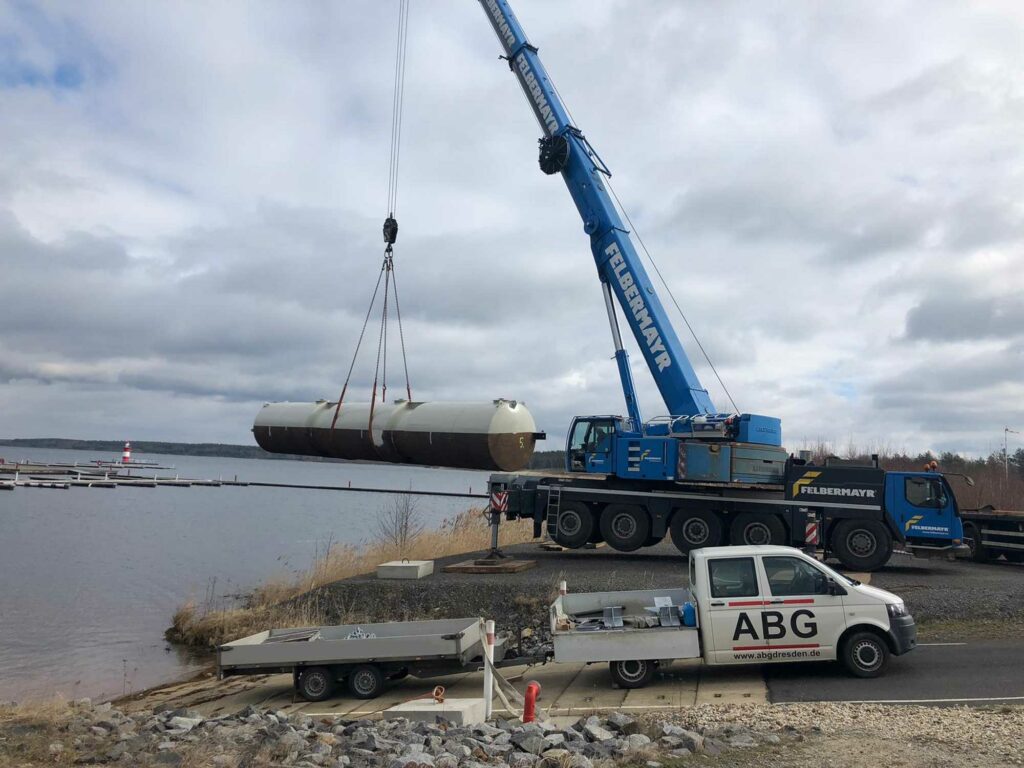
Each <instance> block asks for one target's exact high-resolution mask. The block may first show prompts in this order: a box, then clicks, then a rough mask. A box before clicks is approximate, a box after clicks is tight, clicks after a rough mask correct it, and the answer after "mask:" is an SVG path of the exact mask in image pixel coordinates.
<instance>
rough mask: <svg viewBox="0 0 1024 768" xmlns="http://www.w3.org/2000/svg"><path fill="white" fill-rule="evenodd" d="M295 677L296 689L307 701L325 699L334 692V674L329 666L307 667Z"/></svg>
mask: <svg viewBox="0 0 1024 768" xmlns="http://www.w3.org/2000/svg"><path fill="white" fill-rule="evenodd" d="M294 679H295V689H296V690H297V691H298V692H299V695H300V696H301V697H302V698H304V699H305V700H306V701H323V700H324V699H329V698H331V694H332V693H334V675H333V674H331V670H330V669H328V668H327V667H307V668H306V669H303V670H301V671H299V673H298V674H297V675H296V676H295V678H294Z"/></svg>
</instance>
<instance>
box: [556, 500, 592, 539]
mask: <svg viewBox="0 0 1024 768" xmlns="http://www.w3.org/2000/svg"><path fill="white" fill-rule="evenodd" d="M595 528H597V526H596V525H595V524H594V515H593V513H592V512H591V511H590V507H588V506H587V505H586V504H584V503H582V502H579V501H567V502H566V503H565V504H562V506H561V509H559V512H558V526H557V529H556V530H555V534H554V535H553V536H552V537H551V538H553V539H554V540H555V542H556V543H557V544H561V545H562V546H563V547H568V548H569V549H579V548H580V547H582V546H583V545H584V544H586V543H587V541H589V540H590V537H591V536H592V535H593V533H594V529H595Z"/></svg>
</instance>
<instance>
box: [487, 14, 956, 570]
mask: <svg viewBox="0 0 1024 768" xmlns="http://www.w3.org/2000/svg"><path fill="white" fill-rule="evenodd" d="M480 3H481V5H482V6H483V9H484V12H485V13H486V14H487V17H488V19H489V20H490V22H491V25H492V27H493V28H494V31H495V33H496V34H497V36H498V39H499V41H500V42H501V45H502V47H503V48H504V53H505V55H504V56H502V58H503V59H505V60H507V61H508V65H509V68H510V69H511V70H512V72H513V73H514V74H515V76H516V78H517V79H518V80H519V84H520V85H521V86H522V88H523V91H524V92H525V94H526V97H527V101H528V102H529V103H530V106H531V107H532V109H533V112H534V114H535V116H536V117H537V121H538V122H539V123H540V126H541V129H542V131H543V136H542V137H541V139H540V140H539V144H540V157H539V163H540V168H541V170H542V171H543V172H544V173H546V174H548V175H554V174H560V175H561V176H562V179H563V180H564V181H565V184H566V187H567V188H568V190H569V194H570V195H571V196H572V199H573V202H574V203H575V204H576V208H577V210H578V211H579V214H580V216H581V217H582V219H583V230H584V232H586V233H587V235H589V236H590V247H591V251H592V253H593V256H594V261H595V264H596V266H597V273H598V278H599V280H600V284H601V291H602V293H603V296H604V303H605V307H606V310H607V313H608V322H609V324H610V327H611V334H612V342H613V345H614V349H615V361H616V364H617V367H618V375H619V379H620V382H621V386H622V392H623V396H624V398H625V406H626V415H625V416H578V417H576V418H575V419H574V420H573V422H572V425H571V426H570V429H569V434H568V443H567V446H566V454H565V472H564V473H552V474H539V475H538V474H532V473H521V474H504V473H503V474H495V475H492V476H491V478H490V492H491V493H490V495H491V509H492V511H493V512H495V513H504V514H505V516H506V517H507V518H508V519H516V518H531V519H532V520H533V521H534V535H535V536H540V535H541V534H542V533H543V532H544V530H545V529H546V530H547V533H548V534H549V535H550V537H551V538H552V539H553V540H554V541H556V542H558V543H559V544H562V545H564V546H566V547H570V548H576V547H580V546H583V545H584V544H586V543H587V542H599V541H602V540H603V541H606V542H607V543H608V544H609V545H610V546H611V547H613V548H614V549H617V550H620V551H632V550H636V549H639V548H640V547H643V546H652V545H654V544H657V543H658V542H660V541H661V540H662V539H663V538H664V537H665V535H666V533H668V534H669V535H671V538H672V541H673V543H674V544H675V545H676V546H677V547H678V549H679V550H680V551H681V552H683V553H688V552H689V551H690V550H693V549H698V548H701V547H712V546H717V545H722V544H739V545H742V544H793V545H796V546H804V547H808V548H810V547H813V548H818V547H820V548H821V549H823V550H824V552H825V554H827V555H828V554H831V555H835V556H837V557H838V558H839V560H840V561H841V562H842V563H843V564H844V565H845V566H847V567H848V568H851V569H855V570H864V571H867V570H874V569H876V568H879V567H881V566H882V565H883V564H884V563H885V562H887V561H888V559H889V557H890V555H891V554H892V552H893V547H894V543H895V542H898V543H900V544H902V545H903V546H904V547H905V548H906V549H908V550H910V551H913V552H914V553H915V554H934V553H945V554H955V555H958V556H967V555H968V554H969V549H968V547H967V546H966V545H965V544H964V542H963V536H964V534H963V525H962V522H961V520H960V515H959V509H958V507H957V502H956V498H955V495H954V493H953V490H952V488H951V487H950V485H949V483H948V482H947V480H946V478H945V477H943V476H942V475H941V474H939V473H937V472H886V471H884V470H882V469H881V468H880V467H879V466H878V463H877V460H875V461H874V462H873V464H872V465H871V466H851V465H849V464H848V463H843V464H841V463H837V462H827V463H826V464H825V465H824V466H814V465H812V464H810V463H808V461H807V460H806V459H802V458H794V457H792V456H790V455H789V454H788V453H787V452H786V450H785V449H784V448H783V447H782V428H781V422H780V420H779V419H777V418H774V417H770V416H761V415H757V414H748V413H744V414H737V413H722V412H720V411H718V410H717V409H716V408H715V406H714V405H713V403H712V401H711V398H710V397H709V395H708V392H707V390H706V389H705V388H704V387H703V386H702V385H701V383H700V381H699V379H698V377H697V373H696V371H695V370H694V368H693V366H692V364H691V363H690V361H689V358H688V357H687V355H686V351H685V350H684V348H683V345H682V344H681V343H680V341H679V338H678V337H677V335H676V332H675V329H674V328H673V327H672V323H671V322H670V321H669V319H668V315H667V313H666V312H665V309H664V307H663V305H662V303H661V300H660V299H659V297H658V294H657V292H656V291H655V289H654V286H653V285H652V283H651V280H650V278H649V276H648V274H647V271H646V270H645V268H644V265H643V263H642V262H641V259H640V256H639V253H638V252H637V250H636V248H635V247H634V245H633V242H632V240H631V238H630V233H629V230H628V229H627V228H626V225H625V223H624V222H623V220H622V217H621V216H620V215H619V211H618V209H617V208H616V206H615V201H614V199H613V197H612V195H611V194H610V193H609V190H608V187H607V182H606V179H607V178H609V177H610V176H611V173H610V172H609V170H608V168H607V166H606V165H605V164H604V162H603V161H602V160H601V158H600V156H599V155H598V154H597V152H596V151H595V150H594V148H593V147H592V146H591V144H590V142H589V141H588V140H587V138H586V137H585V136H584V134H583V132H582V131H580V129H579V128H578V127H576V126H575V125H573V123H572V120H571V119H570V116H569V113H568V110H567V109H566V107H565V105H564V104H563V102H562V100H561V98H560V97H559V95H558V92H557V90H556V89H555V87H554V85H553V84H552V82H551V80H550V78H549V77H548V74H547V72H546V71H545V69H544V66H543V64H542V63H541V60H540V56H539V54H538V49H537V48H536V47H535V46H533V45H531V44H530V42H529V40H528V39H527V37H526V34H525V33H524V32H523V29H522V27H521V26H520V24H519V21H518V20H517V19H516V17H515V15H514V14H513V12H512V9H511V7H510V6H509V4H508V2H507V0H480ZM616 301H617V302H618V305H619V307H620V309H621V312H622V315H623V317H624V318H625V321H626V323H627V325H628V326H629V329H630V330H631V331H632V333H633V337H634V338H635V339H636V342H637V344H638V345H639V348H640V350H641V353H642V354H643V357H644V361H645V362H646V363H647V367H648V369H649V370H650V372H651V376H652V377H653V378H654V381H655V383H656V385H657V387H658V391H659V392H660V394H661V397H662V400H663V401H664V404H665V406H666V408H667V409H668V414H669V415H667V416H664V417H660V418H655V419H652V420H650V421H647V422H645V421H644V420H643V419H642V417H641V414H640V407H639V403H638V401H637V395H636V389H635V387H634V383H633V377H632V372H631V370H630V366H629V356H628V354H627V352H626V350H625V349H624V347H623V344H622V338H621V334H620V330H619V320H618V315H617V313H616V309H615V302H616Z"/></svg>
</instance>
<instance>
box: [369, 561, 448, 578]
mask: <svg viewBox="0 0 1024 768" xmlns="http://www.w3.org/2000/svg"><path fill="white" fill-rule="evenodd" d="M433 572H434V561H433V560H392V561H391V562H389V563H381V564H380V565H378V566H377V578H378V579H422V578H423V577H424V576H429V575H430V574H432V573H433Z"/></svg>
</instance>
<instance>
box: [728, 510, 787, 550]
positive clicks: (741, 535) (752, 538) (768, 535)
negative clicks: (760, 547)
mask: <svg viewBox="0 0 1024 768" xmlns="http://www.w3.org/2000/svg"><path fill="white" fill-rule="evenodd" d="M729 543H730V544H785V543H786V526H785V525H783V524H782V520H780V519H779V518H778V516H776V515H752V514H750V513H744V514H742V515H737V516H736V519H735V520H733V521H732V525H731V526H730V527H729Z"/></svg>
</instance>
